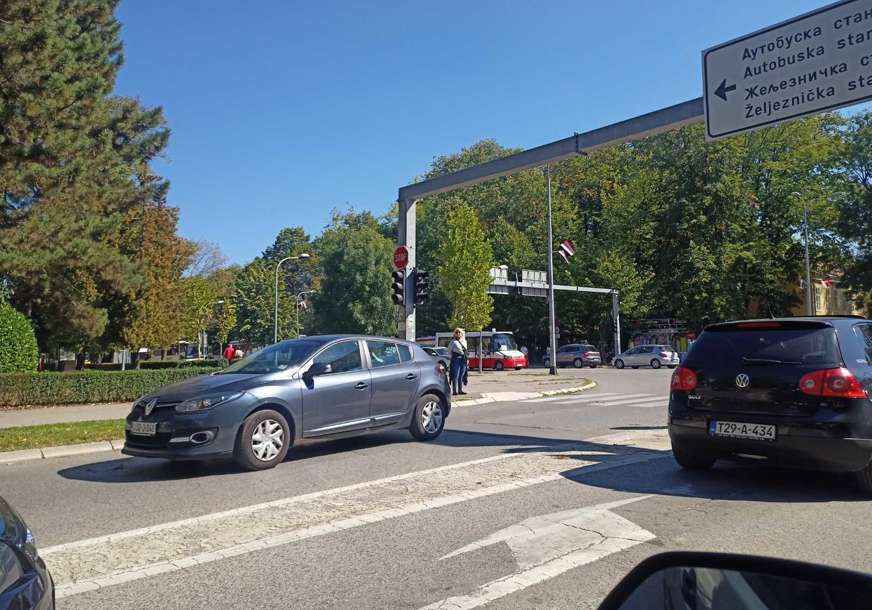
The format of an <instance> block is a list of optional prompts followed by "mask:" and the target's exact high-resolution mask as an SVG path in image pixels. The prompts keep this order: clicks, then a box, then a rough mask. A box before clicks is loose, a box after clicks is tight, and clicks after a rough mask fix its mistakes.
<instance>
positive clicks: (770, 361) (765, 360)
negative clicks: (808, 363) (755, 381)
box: [742, 356, 802, 364]
mask: <svg viewBox="0 0 872 610" xmlns="http://www.w3.org/2000/svg"><path fill="white" fill-rule="evenodd" d="M742 362H744V363H745V364H802V363H801V362H797V361H794V360H777V359H775V358H751V357H748V356H742Z"/></svg>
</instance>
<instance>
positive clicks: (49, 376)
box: [0, 367, 215, 407]
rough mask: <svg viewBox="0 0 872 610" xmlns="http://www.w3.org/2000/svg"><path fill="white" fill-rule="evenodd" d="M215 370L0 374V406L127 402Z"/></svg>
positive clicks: (212, 368)
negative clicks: (162, 387) (170, 384)
mask: <svg viewBox="0 0 872 610" xmlns="http://www.w3.org/2000/svg"><path fill="white" fill-rule="evenodd" d="M214 371H215V369H214V367H208V368H204V367H200V368H194V367H183V368H173V369H158V370H140V371H136V370H129V371H92V370H86V371H77V372H75V373H4V374H0V407H21V406H31V405H61V404H78V403H91V402H126V401H132V400H136V399H137V398H139V397H140V396H142V395H143V394H148V393H149V392H153V391H154V390H156V389H158V388H159V387H161V386H164V385H167V384H169V383H175V382H177V381H182V380H183V379H187V378H189V377H194V376H196V375H202V374H204V373H211V372H214Z"/></svg>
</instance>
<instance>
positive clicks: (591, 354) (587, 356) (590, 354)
mask: <svg viewBox="0 0 872 610" xmlns="http://www.w3.org/2000/svg"><path fill="white" fill-rule="evenodd" d="M593 354H594V352H584V353H583V354H582V356H584V357H585V358H590V357H591V356H593Z"/></svg>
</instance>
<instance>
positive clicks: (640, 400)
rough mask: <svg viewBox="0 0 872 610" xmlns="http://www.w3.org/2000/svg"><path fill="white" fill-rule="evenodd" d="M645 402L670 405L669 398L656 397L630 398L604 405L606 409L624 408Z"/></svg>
mask: <svg viewBox="0 0 872 610" xmlns="http://www.w3.org/2000/svg"><path fill="white" fill-rule="evenodd" d="M645 402H658V403H661V402H666V403H668V402H669V397H667V396H654V397H652V398H630V399H627V400H611V401H608V402H605V403H603V406H605V407H620V406H624V405H635V404H641V403H645Z"/></svg>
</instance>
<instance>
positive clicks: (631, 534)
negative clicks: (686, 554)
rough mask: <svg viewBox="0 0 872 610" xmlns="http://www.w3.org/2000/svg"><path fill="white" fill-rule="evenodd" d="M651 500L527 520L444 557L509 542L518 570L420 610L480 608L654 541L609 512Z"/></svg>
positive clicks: (631, 499) (596, 506)
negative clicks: (578, 568)
mask: <svg viewBox="0 0 872 610" xmlns="http://www.w3.org/2000/svg"><path fill="white" fill-rule="evenodd" d="M650 497H651V496H638V497H635V498H629V499H626V500H617V501H615V502H607V503H605V504H597V505H595V506H588V507H585V508H579V509H573V510H567V511H561V512H558V513H551V514H549V515H540V516H538V517H532V518H530V519H525V520H524V521H521V522H520V523H518V524H516V525H512V526H510V527H507V528H505V529H502V530H500V531H498V532H496V533H494V534H491V535H490V536H488V537H487V538H483V539H481V540H479V541H477V542H473V543H472V544H468V545H466V546H465V547H463V548H461V549H458V550H456V551H454V552H452V553H449V554H448V555H445V556H444V557H442V558H441V559H440V561H442V560H445V559H450V558H452V557H456V556H458V555H462V554H464V553H469V552H470V551H474V550H476V549H481V548H484V547H488V546H492V545H494V544H498V543H501V542H505V543H506V544H507V545H508V546H509V548H510V549H511V551H512V555H513V556H514V558H515V561H516V562H517V564H518V567H519V568H520V571H519V572H517V573H515V574H512V575H510V576H507V577H504V578H500V579H498V580H494V581H491V582H489V583H487V584H485V585H483V586H481V587H479V588H478V589H477V590H476V591H474V592H473V593H471V594H469V595H461V596H457V597H449V598H447V599H444V600H442V601H440V602H437V603H435V604H431V605H430V606H426V608H425V609H422V610H430V609H434V610H435V609H436V608H443V609H444V608H451V609H452V610H455V609H465V608H476V607H478V606H481V605H484V604H486V603H488V602H490V601H493V600H494V599H498V598H500V597H504V596H506V595H510V594H512V593H515V592H517V591H521V590H522V589H525V588H527V587H529V586H531V585H535V584H539V583H541V582H544V581H546V580H548V579H551V578H554V577H555V576H558V575H560V574H562V573H564V572H567V571H569V570H571V569H573V568H576V567H578V566H582V565H585V564H588V563H593V562H594V561H597V560H599V559H602V558H603V557H606V556H608V555H611V554H612V553H617V552H618V551H622V550H624V549H628V548H630V547H632V546H635V545H637V544H641V543H642V542H647V541H648V540H653V539H654V538H656V536H655V535H654V534H652V533H651V532H649V531H648V530H646V529H644V528H641V527H639V526H638V525H636V524H635V523H633V522H632V521H629V520H628V519H625V518H624V517H621V516H620V515H617V514H615V513H613V512H611V509H613V508H617V507H619V506H626V505H627V504H632V503H633V502H638V501H639V500H644V499H646V498H650Z"/></svg>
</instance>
